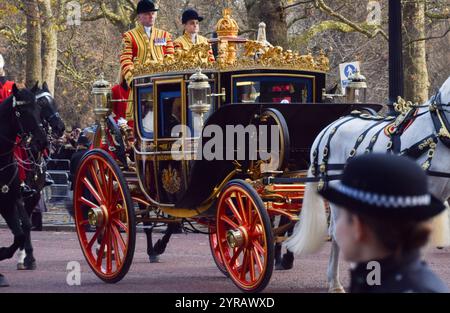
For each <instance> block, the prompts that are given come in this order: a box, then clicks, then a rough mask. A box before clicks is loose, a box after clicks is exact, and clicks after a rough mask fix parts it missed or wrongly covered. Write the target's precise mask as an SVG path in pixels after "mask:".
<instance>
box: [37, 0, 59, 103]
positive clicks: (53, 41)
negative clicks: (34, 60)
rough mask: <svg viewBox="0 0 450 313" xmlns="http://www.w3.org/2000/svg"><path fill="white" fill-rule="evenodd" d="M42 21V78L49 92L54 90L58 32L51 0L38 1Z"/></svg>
mask: <svg viewBox="0 0 450 313" xmlns="http://www.w3.org/2000/svg"><path fill="white" fill-rule="evenodd" d="M39 9H40V12H41V16H42V19H41V23H42V43H43V58H42V80H43V81H45V82H47V85H48V88H49V90H50V92H51V93H52V94H53V93H54V91H55V79H56V67H57V62H58V33H57V31H56V27H55V26H56V25H55V19H54V16H53V12H52V4H51V0H42V1H40V2H39Z"/></svg>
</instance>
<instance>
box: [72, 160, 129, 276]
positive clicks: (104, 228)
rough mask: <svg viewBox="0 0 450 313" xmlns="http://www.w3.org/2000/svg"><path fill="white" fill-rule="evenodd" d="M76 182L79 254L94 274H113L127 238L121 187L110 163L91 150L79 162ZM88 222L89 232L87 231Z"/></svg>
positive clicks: (121, 261) (121, 259)
mask: <svg viewBox="0 0 450 313" xmlns="http://www.w3.org/2000/svg"><path fill="white" fill-rule="evenodd" d="M76 182H77V185H76V188H75V192H74V211H75V224H76V228H77V234H78V239H79V241H80V245H81V248H82V250H83V254H84V256H85V257H86V260H87V261H88V263H89V265H90V267H91V268H92V269H93V270H94V271H95V273H96V274H97V275H98V276H100V277H101V278H103V279H105V280H108V279H112V278H115V277H116V276H117V275H118V274H119V273H120V272H121V270H122V268H123V266H124V264H125V258H126V256H127V253H128V248H129V240H130V239H131V238H130V223H129V217H128V210H127V203H126V200H125V194H124V190H123V189H122V186H121V184H120V182H119V178H118V177H117V175H116V173H115V171H114V169H113V167H112V166H111V165H110V164H109V163H108V162H107V161H106V160H105V159H104V158H103V157H102V156H100V155H95V154H93V155H90V156H89V157H87V159H85V160H84V161H83V163H82V164H81V165H80V168H79V170H78V174H77V179H76ZM93 224H94V225H95V226H94V225H93ZM89 225H91V227H92V226H93V228H94V229H95V230H94V231H93V232H88V231H87V229H86V228H87V227H89ZM98 241H99V242H100V243H98Z"/></svg>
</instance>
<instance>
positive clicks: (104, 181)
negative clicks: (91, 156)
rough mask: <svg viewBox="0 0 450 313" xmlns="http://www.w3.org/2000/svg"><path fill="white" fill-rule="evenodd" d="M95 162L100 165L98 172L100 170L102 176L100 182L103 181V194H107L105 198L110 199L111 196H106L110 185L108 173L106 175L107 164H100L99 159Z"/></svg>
mask: <svg viewBox="0 0 450 313" xmlns="http://www.w3.org/2000/svg"><path fill="white" fill-rule="evenodd" d="M95 164H97V167H98V172H99V176H100V183H101V186H102V191H103V194H104V195H105V200H106V201H109V199H110V198H106V197H107V195H108V185H107V182H106V175H105V168H104V166H105V165H104V164H103V163H101V164H99V162H98V161H95Z"/></svg>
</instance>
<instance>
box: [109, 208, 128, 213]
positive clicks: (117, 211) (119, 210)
mask: <svg viewBox="0 0 450 313" xmlns="http://www.w3.org/2000/svg"><path fill="white" fill-rule="evenodd" d="M122 211H125V209H124V208H120V209H117V210H115V211H112V212H111V215H116V214H118V213H120V212H122Z"/></svg>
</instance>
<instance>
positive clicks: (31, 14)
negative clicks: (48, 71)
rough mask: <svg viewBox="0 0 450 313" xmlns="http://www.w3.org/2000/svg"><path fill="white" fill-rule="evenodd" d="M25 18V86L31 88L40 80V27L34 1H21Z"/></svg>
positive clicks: (36, 6)
mask: <svg viewBox="0 0 450 313" xmlns="http://www.w3.org/2000/svg"><path fill="white" fill-rule="evenodd" d="M23 4H24V9H25V14H26V16H27V52H26V60H27V66H26V84H27V86H32V85H34V84H35V83H36V81H41V80H42V64H41V60H42V58H41V38H42V35H41V25H40V21H39V8H38V5H37V1H36V0H23Z"/></svg>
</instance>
